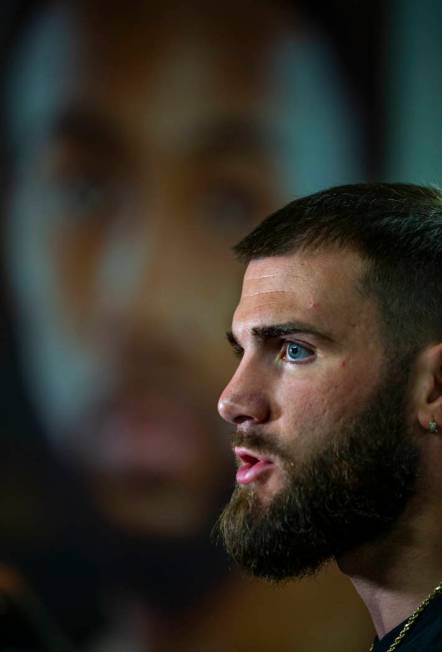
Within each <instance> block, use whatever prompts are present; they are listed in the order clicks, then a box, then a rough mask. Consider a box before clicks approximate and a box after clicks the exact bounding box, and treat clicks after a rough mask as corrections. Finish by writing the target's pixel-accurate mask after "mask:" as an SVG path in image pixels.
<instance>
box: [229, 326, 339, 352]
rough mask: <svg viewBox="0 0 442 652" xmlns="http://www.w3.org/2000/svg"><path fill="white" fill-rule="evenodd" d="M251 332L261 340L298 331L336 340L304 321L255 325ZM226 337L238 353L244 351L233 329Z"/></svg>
mask: <svg viewBox="0 0 442 652" xmlns="http://www.w3.org/2000/svg"><path fill="white" fill-rule="evenodd" d="M251 332H252V335H253V336H254V337H255V338H256V339H257V340H261V341H266V340H270V339H274V338H277V337H284V336H286V335H296V334H297V333H309V334H310V335H314V336H315V337H318V338H320V339H322V340H326V341H328V342H333V341H334V339H333V337H332V336H331V334H330V333H326V332H325V331H322V330H319V329H317V328H315V327H314V326H312V325H311V324H307V323H306V322H302V321H289V322H284V323H282V324H270V325H268V326H254V327H253V328H252V331H251ZM226 337H227V341H228V342H229V343H230V345H231V346H232V348H233V350H234V351H235V352H237V353H242V351H243V348H242V346H241V345H240V343H239V342H238V340H237V339H236V337H235V335H234V334H233V331H227V333H226Z"/></svg>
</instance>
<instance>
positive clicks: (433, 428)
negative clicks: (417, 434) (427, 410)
mask: <svg viewBox="0 0 442 652" xmlns="http://www.w3.org/2000/svg"><path fill="white" fill-rule="evenodd" d="M428 430H429V431H430V432H439V428H438V426H437V422H436V421H435V420H434V418H433V417H431V421H430V423H429V424H428Z"/></svg>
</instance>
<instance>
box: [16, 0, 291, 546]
mask: <svg viewBox="0 0 442 652" xmlns="http://www.w3.org/2000/svg"><path fill="white" fill-rule="evenodd" d="M150 4H151V3H137V5H134V6H131V9H130V12H127V13H126V12H124V10H123V8H122V5H121V3H112V2H110V3H109V2H106V3H102V2H99V1H98V0H97V1H94V2H89V3H76V8H74V7H73V6H71V5H69V4H68V3H53V4H51V5H50V6H49V7H48V8H47V9H46V10H45V11H44V12H41V13H40V15H39V16H38V19H37V20H36V22H35V23H34V24H33V25H32V27H31V29H30V30H29V32H28V34H27V35H26V36H25V38H24V39H23V41H22V43H21V46H20V48H19V51H18V53H17V55H16V57H15V61H14V69H13V70H12V72H11V79H10V86H9V100H10V106H9V116H10V124H9V130H10V136H11V139H12V144H13V152H14V158H15V166H14V178H13V183H12V184H11V192H10V197H9V203H8V214H7V219H6V223H5V247H6V250H5V251H6V254H5V255H6V267H7V273H8V275H9V285H10V287H11V294H12V297H13V301H14V304H15V309H16V317H17V324H18V333H17V337H18V342H19V347H20V355H21V360H22V366H23V371H24V374H25V379H26V381H27V384H28V387H29V390H30V393H31V396H32V399H33V402H34V405H35V408H36V410H37V413H38V416H39V418H40V420H41V422H42V424H43V426H44V428H45V431H46V432H47V436H48V438H49V439H50V441H51V444H52V445H53V447H54V448H55V449H56V451H57V452H58V453H59V454H60V455H61V456H62V457H63V458H64V459H65V460H67V461H68V462H69V463H70V464H72V465H73V466H74V467H75V468H76V469H78V470H79V471H80V472H81V474H82V475H83V476H84V477H85V479H86V481H87V483H88V485H89V486H90V490H91V493H92V496H93V497H94V499H95V501H96V503H97V504H98V505H99V507H100V508H101V510H102V511H103V512H104V514H105V515H106V516H107V517H108V518H109V519H110V520H111V521H112V522H113V523H114V524H116V525H118V526H121V527H123V528H125V529H126V530H128V531H130V532H133V533H137V534H140V533H141V534H158V535H172V536H182V535H187V534H189V533H192V532H195V531H196V530H197V529H198V528H199V527H200V526H201V524H202V523H203V522H204V520H205V518H206V517H207V513H208V511H209V510H210V506H211V503H212V501H213V500H214V498H213V497H214V496H215V495H216V494H217V493H218V492H219V491H220V478H224V477H225V476H224V474H223V470H224V468H225V465H226V461H225V454H224V453H223V450H224V448H225V447H224V444H222V441H221V437H220V435H219V431H220V425H219V422H218V421H217V420H215V416H214V412H215V410H214V405H215V402H216V398H217V395H218V393H219V390H220V388H221V387H222V385H223V383H224V382H225V380H226V378H227V377H228V375H229V373H230V372H231V371H232V364H233V360H231V359H229V358H226V355H225V345H224V343H223V342H222V341H220V337H219V334H220V331H222V330H224V329H225V328H226V326H227V325H228V321H229V314H230V311H231V307H232V305H233V301H234V298H235V296H236V295H237V291H238V288H239V274H240V270H239V269H238V268H237V266H236V265H235V264H234V262H233V261H232V256H231V253H230V245H231V244H232V243H234V242H235V241H237V240H238V239H239V238H240V237H241V236H242V235H243V234H244V233H245V232H247V231H249V230H250V228H251V227H252V226H253V224H254V223H255V222H257V221H258V220H259V219H261V218H262V217H264V216H265V215H266V214H267V213H269V212H270V211H271V210H273V209H274V208H276V207H277V206H278V205H279V204H280V203H281V202H282V201H285V200H287V199H289V198H290V197H291V196H292V195H293V194H294V192H295V191H296V184H295V182H294V181H295V179H296V173H295V171H294V170H293V166H292V163H293V160H294V159H293V156H295V155H293V156H292V154H291V151H290V148H291V147H292V145H293V142H292V141H293V139H291V135H290V134H289V133H288V131H290V130H291V129H292V127H291V120H290V115H293V116H294V115H296V110H297V109H296V107H291V105H290V102H291V100H292V99H293V98H292V93H291V91H290V92H288V91H287V87H284V83H283V82H284V79H285V78H286V70H287V67H290V57H291V56H292V54H293V53H291V45H290V43H291V42H292V40H293V38H295V36H294V34H293V33H288V32H287V31H286V28H285V27H284V25H285V24H287V22H288V21H287V17H286V16H285V15H284V14H283V12H282V11H281V10H277V9H275V8H274V7H272V6H271V3H268V4H265V3H263V4H262V5H261V4H259V3H249V2H239V3H236V5H235V6H234V7H233V6H231V5H230V4H229V3H227V4H226V5H223V9H222V11H221V10H216V9H215V8H213V10H212V8H210V15H209V13H208V11H207V9H206V10H205V9H204V4H201V5H199V3H190V4H188V6H187V7H186V8H183V7H182V6H180V3H174V2H165V3H161V5H162V7H161V8H155V9H153V8H151V7H150ZM252 9H253V10H252ZM285 128H287V129H288V131H287V133H286V134H285V133H284V129H285ZM289 163H290V164H289ZM284 166H286V168H284ZM289 186H291V192H288V188H289Z"/></svg>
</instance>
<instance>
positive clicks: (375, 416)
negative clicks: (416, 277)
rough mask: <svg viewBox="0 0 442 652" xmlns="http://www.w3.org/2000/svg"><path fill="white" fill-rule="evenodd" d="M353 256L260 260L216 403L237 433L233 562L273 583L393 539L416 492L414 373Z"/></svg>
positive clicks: (225, 529)
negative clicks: (234, 361)
mask: <svg viewBox="0 0 442 652" xmlns="http://www.w3.org/2000/svg"><path fill="white" fill-rule="evenodd" d="M363 272H364V264H363V263H362V261H361V259H360V258H359V256H358V255H357V254H355V253H353V252H350V251H344V252H343V251H336V250H328V251H322V252H316V253H312V252H310V253H308V252H299V253H294V254H291V255H286V256H279V257H274V258H264V259H260V260H256V261H252V262H251V263H250V265H249V266H248V268H247V271H246V274H245V278H244V284H243V290H242V295H241V300H240V303H239V305H238V307H237V309H236V312H235V315H234V318H233V328H232V334H231V336H230V339H231V340H232V343H233V346H234V348H235V349H236V350H237V352H238V353H239V354H240V356H241V362H240V364H239V366H238V369H237V371H236V373H235V375H234V376H233V378H232V380H231V381H230V383H229V385H228V386H227V387H226V389H225V390H224V392H223V394H222V395H221V398H220V401H219V411H220V414H221V416H222V417H223V418H224V419H225V420H227V421H229V422H230V423H231V424H232V425H234V426H236V433H235V435H234V438H233V440H234V450H235V454H236V457H237V460H238V473H237V487H236V489H235V491H234V495H233V497H232V500H231V502H230V504H229V505H228V506H227V508H226V510H225V511H224V513H223V515H222V517H221V519H220V528H221V532H222V534H223V536H224V540H225V543H226V547H227V549H228V551H229V552H230V553H231V555H232V556H233V557H234V558H235V559H236V560H237V561H238V562H239V563H240V564H242V565H243V566H245V567H246V568H247V569H248V570H249V571H251V572H252V573H254V574H256V575H261V576H264V577H267V578H270V579H283V578H286V577H294V576H301V575H303V574H305V573H309V572H314V571H315V570H317V569H318V567H319V566H320V565H321V564H322V563H323V562H325V561H327V560H328V559H330V558H331V557H335V556H339V555H342V554H343V553H345V552H346V551H348V550H350V549H352V548H354V547H356V546H357V545H360V544H362V543H364V542H366V541H368V540H371V539H373V538H376V537H378V536H381V535H383V534H385V533H386V532H387V531H388V530H389V529H390V528H391V527H392V525H393V524H394V523H395V521H396V519H397V518H398V516H399V515H400V513H401V512H402V511H403V509H404V508H405V505H406V503H407V501H408V499H409V498H410V496H411V495H412V493H413V490H414V483H415V480H416V473H417V465H418V459H419V455H418V449H417V446H416V444H415V443H414V441H413V436H412V433H411V430H412V428H411V426H410V423H409V417H408V411H407V400H406V399H407V395H408V369H407V367H406V365H404V364H403V361H399V360H397V361H395V360H394V358H393V359H392V351H389V350H388V347H386V346H385V345H384V344H383V342H382V340H381V335H380V328H379V325H380V317H379V315H378V314H377V310H376V305H375V303H374V301H373V299H370V298H368V297H366V296H364V294H363V292H362V290H361V286H360V285H359V286H358V281H359V280H360V278H361V275H362V274H363Z"/></svg>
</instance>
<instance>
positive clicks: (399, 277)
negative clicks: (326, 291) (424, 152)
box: [234, 183, 442, 353]
mask: <svg viewBox="0 0 442 652" xmlns="http://www.w3.org/2000/svg"><path fill="white" fill-rule="evenodd" d="M329 247H337V248H342V249H352V250H354V251H356V252H357V253H359V254H360V255H361V257H362V258H363V260H365V261H366V262H367V271H366V273H365V275H364V277H363V278H362V279H360V281H361V283H360V287H361V289H362V290H363V291H364V292H365V293H367V294H369V295H372V296H374V298H375V299H376V300H377V302H378V305H379V307H380V311H381V315H382V319H383V327H384V328H383V330H384V336H385V339H386V340H387V341H389V342H394V344H395V346H396V349H397V347H400V349H401V350H403V351H404V353H405V352H408V353H411V352H416V351H418V350H419V349H420V348H421V347H422V346H424V345H426V344H428V343H430V342H436V341H442V191H441V190H439V189H438V188H435V187H426V186H419V185H414V184H403V183H371V184H370V183H369V184H355V185H346V186H338V187H335V188H330V189H328V190H324V191H322V192H318V193H316V194H314V195H310V196H308V197H302V198H300V199H297V200H295V201H293V202H291V203H290V204H288V205H287V206H285V207H284V208H282V209H280V210H278V211H277V212H275V213H273V214H272V215H270V216H269V217H267V218H266V219H265V220H264V221H263V222H262V223H261V224H259V225H258V226H257V227H256V228H255V229H254V230H253V231H252V232H251V233H250V234H249V235H247V236H246V237H245V238H243V240H241V242H239V243H238V244H237V245H236V246H235V247H234V251H235V253H236V254H237V256H238V258H239V259H240V260H241V261H242V262H245V263H248V262H250V261H251V260H253V259H256V258H264V257H268V256H279V255H284V254H288V253H291V252H295V251H298V250H305V251H313V250H320V249H322V248H329Z"/></svg>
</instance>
